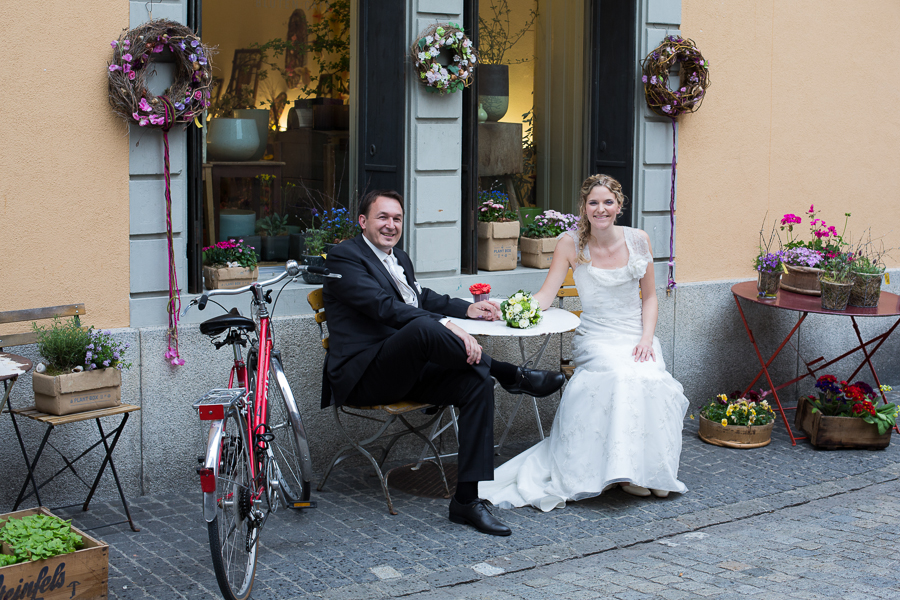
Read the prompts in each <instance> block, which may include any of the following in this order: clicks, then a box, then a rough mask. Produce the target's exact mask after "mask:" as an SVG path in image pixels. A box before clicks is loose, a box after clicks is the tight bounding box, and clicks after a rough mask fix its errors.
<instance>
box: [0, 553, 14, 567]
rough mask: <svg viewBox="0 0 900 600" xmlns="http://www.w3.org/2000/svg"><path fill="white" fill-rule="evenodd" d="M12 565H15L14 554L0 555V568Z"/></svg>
mask: <svg viewBox="0 0 900 600" xmlns="http://www.w3.org/2000/svg"><path fill="white" fill-rule="evenodd" d="M14 564H16V557H15V555H14V554H0V567H6V566H8V565H14Z"/></svg>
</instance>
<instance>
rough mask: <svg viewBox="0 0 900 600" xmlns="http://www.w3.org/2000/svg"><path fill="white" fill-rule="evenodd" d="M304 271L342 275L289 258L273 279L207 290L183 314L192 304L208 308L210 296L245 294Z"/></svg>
mask: <svg viewBox="0 0 900 600" xmlns="http://www.w3.org/2000/svg"><path fill="white" fill-rule="evenodd" d="M304 271H309V272H310V273H316V274H317V275H322V276H324V277H328V278H330V279H340V278H341V275H340V274H339V273H332V272H330V271H329V270H328V269H327V268H325V267H314V266H308V265H301V264H298V263H297V261H296V260H289V261H287V263H286V264H285V268H284V273H281V274H279V275H276V276H275V277H273V278H272V279H269V280H268V281H257V282H255V283H251V284H250V285H245V286H244V287H240V288H235V289H233V290H211V291H209V292H205V293H203V294H202V295H200V296H197V297H195V298H193V299H192V300H191V301H190V302H189V303H188V305H187V307H186V308H185V309H184V310H183V311H181V316H182V317H184V316H185V315H186V314H187V313H188V311H189V310H190V309H191V307H192V306H194V305H195V304H196V305H197V308H198V309H200V310H203V309H204V308H206V304H207V303H208V302H209V299H210V297H212V296H237V295H239V294H245V293H247V292H249V291H250V290H251V289H253V287H254V286H257V287H269V286H272V285H275V284H276V283H278V282H280V281H282V280H284V279H287V278H288V277H290V278H291V279H296V278H297V277H299V276H300V274H301V273H303V272H304Z"/></svg>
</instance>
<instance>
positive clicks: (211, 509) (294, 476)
mask: <svg viewBox="0 0 900 600" xmlns="http://www.w3.org/2000/svg"><path fill="white" fill-rule="evenodd" d="M305 270H309V271H310V272H311V273H318V274H320V275H324V276H326V277H335V278H339V277H340V275H337V274H334V275H332V274H329V273H328V270H327V269H324V268H322V267H306V266H301V265H298V264H297V262H296V261H293V260H291V261H288V262H287V265H286V270H285V272H284V273H282V274H280V275H278V276H277V277H274V278H272V279H270V280H268V281H264V282H256V283H252V284H250V285H248V286H245V287H242V288H238V289H234V290H213V291H210V292H207V293H205V294H203V295H201V296H198V297H197V298H194V299H193V300H191V302H190V303H189V304H188V306H187V308H185V310H184V312H183V313H182V316H183V315H184V314H186V313H187V311H188V310H189V309H190V307H191V306H194V305H195V304H196V305H197V307H198V308H199V309H200V310H203V309H205V308H206V305H207V302H208V301H209V300H210V298H212V297H214V296H235V295H239V294H246V293H249V294H250V312H251V318H248V317H244V316H242V315H241V314H240V312H239V311H238V310H237V309H236V308H233V309H231V311H229V312H226V313H225V314H224V315H220V316H218V317H213V318H212V319H209V320H207V321H204V322H203V323H202V324H201V325H200V331H201V333H203V334H205V335H208V336H209V337H210V338H212V343H213V345H215V347H216V348H217V349H219V348H222V347H223V346H231V348H232V351H233V354H234V363H233V365H232V367H231V373H230V375H229V378H228V387H227V388H219V389H213V390H210V391H209V392H208V393H206V394H205V395H204V396H203V397H202V398H200V399H199V400H198V401H197V402H195V403H194V408H195V409H197V411H198V412H199V415H200V419H201V420H203V421H209V436H208V438H207V445H206V455H205V456H201V457H199V462H200V464H201V466H200V467H199V468H198V469H197V473H198V474H199V475H200V487H201V489H202V490H203V516H204V518H205V519H206V522H207V528H208V530H209V545H210V550H211V552H212V560H213V567H214V569H215V572H216V580H217V581H218V583H219V589H221V591H222V594H223V595H224V597H225V598H226V599H228V600H244V599H246V598H248V597H249V596H250V591H251V589H252V588H253V579H254V576H255V575H256V553H257V548H258V542H259V534H260V532H261V531H262V528H263V526H264V525H265V522H266V519H267V518H268V516H269V514H270V513H273V512H275V511H276V510H278V507H279V505H281V506H285V507H287V508H293V509H300V508H311V507H314V506H315V503H313V502H310V501H309V494H310V480H311V479H312V462H311V460H310V456H309V444H308V442H307V438H306V431H305V429H304V428H303V420H302V418H301V417H300V412H299V411H298V410H297V402H296V401H295V399H294V394H293V393H292V392H291V387H290V385H288V381H287V377H286V376H285V374H284V366H283V365H282V362H281V353H280V352H279V351H278V350H276V349H275V335H274V326H273V323H272V320H271V312H272V311H274V309H275V306H277V303H278V297H279V296H280V295H281V291H283V290H284V287H285V286H286V285H287V284H288V283H290V282H291V281H293V280H294V279H296V278H297V276H298V275H300V273H301V272H303V271H305ZM284 280H287V281H285V282H284V285H282V286H281V289H280V290H279V291H278V295H277V296H276V297H275V300H274V302H273V300H272V290H271V289H270V290H266V289H265V288H267V287H271V286H274V285H276V284H278V283H280V282H281V281H284ZM213 303H214V304H218V305H219V306H220V307H222V305H221V304H219V303H218V302H216V301H215V300H213ZM269 304H272V311H270V310H269V308H268V305H269ZM222 309H223V310H224V307H222ZM248 345H249V350H248V351H247V360H246V361H244V358H243V352H242V349H243V348H246V347H247V346H248Z"/></svg>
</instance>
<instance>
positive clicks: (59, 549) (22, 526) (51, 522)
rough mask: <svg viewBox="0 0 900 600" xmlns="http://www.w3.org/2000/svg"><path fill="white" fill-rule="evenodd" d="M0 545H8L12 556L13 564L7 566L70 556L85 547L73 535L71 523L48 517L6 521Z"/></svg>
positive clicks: (0, 529)
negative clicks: (3, 543)
mask: <svg viewBox="0 0 900 600" xmlns="http://www.w3.org/2000/svg"><path fill="white" fill-rule="evenodd" d="M0 541H4V542H6V543H7V544H9V546H10V548H12V550H13V552H14V553H15V554H14V559H15V560H14V561H13V563H8V564H15V563H20V562H27V561H30V560H43V559H46V558H52V557H54V556H58V555H60V554H69V553H70V552H75V550H77V549H79V548H81V547H82V546H84V541H83V540H82V538H81V536H80V535H78V534H77V533H74V532H73V531H72V525H71V522H70V521H63V520H62V519H60V518H58V517H53V516H48V515H29V516H27V517H22V518H21V519H12V518H11V519H7V520H6V521H5V523H3V526H2V528H0ZM6 560H8V559H6Z"/></svg>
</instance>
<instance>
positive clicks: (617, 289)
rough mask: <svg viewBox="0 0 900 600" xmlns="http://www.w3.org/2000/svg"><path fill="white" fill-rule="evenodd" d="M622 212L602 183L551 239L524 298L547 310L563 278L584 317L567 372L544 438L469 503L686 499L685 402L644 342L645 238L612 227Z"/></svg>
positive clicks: (652, 307)
mask: <svg viewBox="0 0 900 600" xmlns="http://www.w3.org/2000/svg"><path fill="white" fill-rule="evenodd" d="M624 202H625V196H624V194H623V193H622V186H621V185H620V184H619V182H618V181H616V180H615V179H613V178H612V177H609V176H607V175H593V176H591V177H589V178H588V179H587V180H585V182H584V183H583V184H582V186H581V202H580V206H579V213H580V217H581V218H580V221H579V225H578V228H577V231H568V232H566V233H565V234H563V235H562V236H561V237H560V240H559V243H558V244H557V246H556V251H555V252H554V254H553V262H552V263H551V265H550V271H549V273H548V274H547V279H546V280H545V281H544V285H543V286H542V287H541V290H540V291H539V292H538V293H537V294H535V298H536V299H537V300H538V301H539V302H540V305H541V308H542V309H545V308H547V307H549V306H550V304H551V303H552V302H553V299H554V298H555V297H556V292H557V291H558V290H559V287H560V285H562V282H563V280H564V279H565V277H566V273H567V272H568V269H569V268H570V267H571V268H572V269H573V270H574V277H575V285H576V287H577V288H578V292H579V296H580V298H581V303H582V308H583V309H584V312H583V313H582V315H581V325H579V326H578V328H577V329H576V330H575V337H574V340H573V347H574V359H575V365H576V369H575V374H574V375H573V376H572V379H571V380H570V381H569V383H568V385H567V386H566V388H565V392H564V393H563V397H562V401H561V402H560V405H559V409H558V410H557V412H556V418H555V419H554V421H553V428H552V430H551V432H550V436H549V437H547V438H546V439H544V440H543V441H542V442H540V443H538V444H537V445H535V446H532V447H531V448H529V449H528V450H526V451H524V452H523V453H521V454H519V455H518V456H516V457H515V458H513V459H511V460H509V461H508V462H506V463H505V464H503V465H501V466H500V467H498V468H497V469H496V470H495V472H494V480H493V481H482V482H480V484H479V490H478V491H479V495H480V496H481V497H482V498H486V499H488V500H490V501H491V502H492V503H493V504H494V505H496V506H499V507H502V508H511V507H519V506H524V505H526V504H528V505H531V506H534V507H535V508H539V509H541V510H543V511H545V512H546V511H550V510H553V509H554V508H560V507H563V506H565V504H566V501H568V500H580V499H582V498H589V497H591V496H597V495H599V494H601V493H602V492H604V491H606V490H608V489H610V488H612V487H614V486H615V485H617V484H618V485H621V486H622V489H623V490H624V491H626V492H628V493H630V494H634V495H636V496H649V495H650V494H651V493H652V494H653V495H655V496H658V497H666V496H668V494H669V492H679V493H683V492H685V491H687V487H686V486H685V485H684V484H683V483H682V482H680V481H678V461H679V457H680V455H681V428H682V422H683V420H684V415H685V412H686V411H687V407H688V400H687V398H685V397H684V394H683V393H682V392H683V388H682V387H681V384H680V383H678V382H677V381H675V379H673V378H672V376H671V375H669V373H668V372H667V371H666V368H665V364H664V363H663V359H662V355H661V353H660V346H659V340H658V339H656V337H655V336H654V335H653V334H654V330H655V329H656V317H657V314H658V312H659V305H658V302H657V299H656V285H655V279H654V274H653V259H652V256H651V254H650V242H649V239H648V238H647V234H646V233H644V232H643V231H641V230H639V229H632V228H630V227H622V226H619V225H616V224H615V220H616V217H617V216H618V215H619V213H620V212H621V211H622V206H623V204H624Z"/></svg>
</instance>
